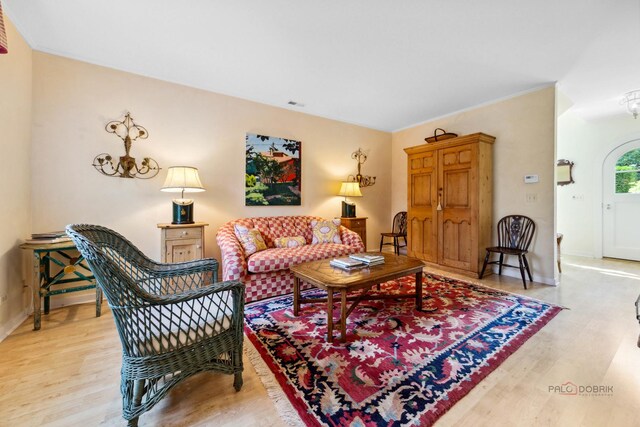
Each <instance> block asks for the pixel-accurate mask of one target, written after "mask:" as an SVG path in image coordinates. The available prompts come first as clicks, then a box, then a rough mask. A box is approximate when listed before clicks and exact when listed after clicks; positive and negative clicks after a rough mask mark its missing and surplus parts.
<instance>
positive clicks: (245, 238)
mask: <svg viewBox="0 0 640 427" xmlns="http://www.w3.org/2000/svg"><path fill="white" fill-rule="evenodd" d="M234 229H235V233H236V237H237V238H238V240H239V241H240V244H241V245H242V248H243V249H244V253H245V254H247V255H251V254H253V253H256V252H259V251H263V250H265V249H267V244H266V243H265V242H264V239H263V238H262V234H260V231H259V230H258V229H255V228H253V229H249V228H247V227H245V226H244V225H240V224H236V225H235V227H234Z"/></svg>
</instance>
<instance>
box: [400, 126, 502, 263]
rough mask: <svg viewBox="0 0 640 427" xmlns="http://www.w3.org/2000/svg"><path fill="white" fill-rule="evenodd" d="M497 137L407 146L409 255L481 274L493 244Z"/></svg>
mask: <svg viewBox="0 0 640 427" xmlns="http://www.w3.org/2000/svg"><path fill="white" fill-rule="evenodd" d="M494 141H495V137H493V136H490V135H486V134H483V133H474V134H471V135H465V136H459V137H456V138H452V139H447V140H444V141H438V142H434V143H430V144H424V145H419V146H416V147H409V148H405V149H404V151H405V152H406V153H407V154H408V171H407V175H408V201H407V205H408V208H407V239H408V245H407V246H408V252H407V255H408V256H410V257H416V258H419V259H421V260H424V261H426V262H427V264H433V265H437V266H439V267H442V268H443V269H446V270H452V271H456V272H459V273H463V274H466V275H473V276H477V275H478V273H479V272H480V270H481V268H482V262H483V261H484V256H485V248H486V247H487V246H493V245H492V243H491V234H492V215H491V210H492V187H493V182H492V181H493V179H492V157H493V156H492V147H493V143H494Z"/></svg>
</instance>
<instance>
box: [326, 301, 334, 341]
mask: <svg viewBox="0 0 640 427" xmlns="http://www.w3.org/2000/svg"><path fill="white" fill-rule="evenodd" d="M332 341H333V290H332V289H328V290H327V342H332Z"/></svg>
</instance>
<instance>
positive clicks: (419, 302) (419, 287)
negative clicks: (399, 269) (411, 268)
mask: <svg viewBox="0 0 640 427" xmlns="http://www.w3.org/2000/svg"><path fill="white" fill-rule="evenodd" d="M416 310H418V311H422V270H421V271H418V272H417V273H416Z"/></svg>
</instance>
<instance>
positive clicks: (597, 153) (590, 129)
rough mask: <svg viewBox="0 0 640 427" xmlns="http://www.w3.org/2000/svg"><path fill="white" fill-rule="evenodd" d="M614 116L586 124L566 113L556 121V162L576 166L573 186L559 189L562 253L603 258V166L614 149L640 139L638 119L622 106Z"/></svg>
mask: <svg viewBox="0 0 640 427" xmlns="http://www.w3.org/2000/svg"><path fill="white" fill-rule="evenodd" d="M620 108H621V112H620V114H619V115H616V116H614V117H608V118H603V119H600V120H592V121H585V120H582V119H581V118H580V117H578V116H577V115H576V114H574V113H573V112H571V110H568V111H566V112H564V113H563V114H562V115H560V116H559V118H558V149H557V156H558V159H568V160H571V161H572V162H574V163H575V166H574V168H573V179H574V180H575V183H574V184H570V185H565V186H559V187H558V194H557V209H558V232H559V233H562V234H563V235H564V238H563V240H562V253H563V254H570V255H580V256H588V257H596V258H599V257H601V256H602V179H603V178H602V174H603V170H602V166H603V162H604V159H605V158H606V157H607V155H608V154H609V153H610V152H611V151H613V150H614V149H615V148H616V147H618V146H620V145H622V144H624V143H626V142H628V141H631V140H634V139H638V138H640V120H634V119H633V117H632V116H631V115H630V114H628V113H626V112H625V111H624V110H623V107H622V106H621V107H620Z"/></svg>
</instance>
